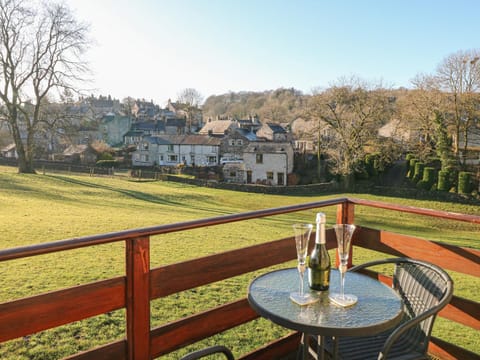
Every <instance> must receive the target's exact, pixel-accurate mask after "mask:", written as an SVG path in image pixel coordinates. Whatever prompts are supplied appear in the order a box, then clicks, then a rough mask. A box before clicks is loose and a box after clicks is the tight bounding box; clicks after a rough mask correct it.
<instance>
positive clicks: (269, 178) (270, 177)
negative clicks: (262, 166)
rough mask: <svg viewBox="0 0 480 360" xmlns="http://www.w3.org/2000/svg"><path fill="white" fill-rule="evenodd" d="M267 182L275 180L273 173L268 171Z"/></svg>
mask: <svg viewBox="0 0 480 360" xmlns="http://www.w3.org/2000/svg"><path fill="white" fill-rule="evenodd" d="M267 180H273V171H267Z"/></svg>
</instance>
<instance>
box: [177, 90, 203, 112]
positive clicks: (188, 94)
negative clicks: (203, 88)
mask: <svg viewBox="0 0 480 360" xmlns="http://www.w3.org/2000/svg"><path fill="white" fill-rule="evenodd" d="M177 101H178V102H179V103H182V104H185V105H188V106H191V107H197V108H198V107H199V106H200V105H201V104H202V101H203V96H202V94H200V93H199V92H198V91H197V90H195V89H193V88H186V89H183V90H182V91H181V92H180V93H179V94H178V97H177Z"/></svg>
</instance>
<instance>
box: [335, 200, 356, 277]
mask: <svg viewBox="0 0 480 360" xmlns="http://www.w3.org/2000/svg"><path fill="white" fill-rule="evenodd" d="M354 221H355V205H354V204H353V203H351V202H349V201H345V202H344V203H342V204H339V205H337V224H354V223H355V222H354ZM352 257H353V240H352V246H350V253H349V254H348V263H347V267H348V268H351V267H352ZM339 265H340V258H339V256H338V251H337V252H336V255H335V266H336V267H338V266H339Z"/></svg>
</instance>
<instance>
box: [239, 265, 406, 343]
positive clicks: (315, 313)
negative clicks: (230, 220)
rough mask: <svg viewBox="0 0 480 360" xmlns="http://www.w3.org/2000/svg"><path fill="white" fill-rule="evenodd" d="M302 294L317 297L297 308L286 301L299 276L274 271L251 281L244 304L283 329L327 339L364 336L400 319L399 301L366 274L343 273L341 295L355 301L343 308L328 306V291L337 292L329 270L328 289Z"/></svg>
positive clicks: (337, 280) (337, 284)
mask: <svg viewBox="0 0 480 360" xmlns="http://www.w3.org/2000/svg"><path fill="white" fill-rule="evenodd" d="M306 275H307V274H306V273H305V279H304V280H305V285H304V289H305V291H306V292H308V291H309V292H311V293H314V294H315V295H317V296H319V297H320V300H319V301H318V302H316V303H313V304H310V305H307V306H300V305H298V304H296V303H294V302H292V301H291V300H290V293H291V292H293V291H298V288H299V275H298V271H297V269H296V268H288V269H282V270H275V271H272V272H269V273H266V274H263V275H261V276H259V277H258V278H256V279H254V280H253V281H252V282H251V283H250V286H249V288H248V301H249V302H250V305H251V306H252V308H253V309H254V310H255V311H256V312H257V313H258V314H259V315H261V316H262V317H264V318H267V319H270V320H271V321H272V322H274V323H276V324H278V325H281V326H283V327H286V328H289V329H292V330H297V331H301V332H304V333H309V334H312V335H330V336H367V335H375V334H377V333H380V332H382V331H384V330H387V329H390V328H391V327H393V326H395V325H396V324H398V323H399V322H400V320H401V319H402V315H403V311H402V306H403V304H402V300H401V299H400V296H399V295H398V294H397V293H396V292H395V291H394V290H393V289H392V288H390V287H388V286H386V285H385V284H383V283H381V282H379V281H377V280H375V279H372V278H370V277H368V276H366V275H363V274H358V273H354V272H347V273H346V275H345V293H346V294H354V295H356V296H357V297H358V302H357V303H356V304H355V305H353V306H351V307H347V308H341V307H339V306H337V305H334V304H332V303H331V302H330V301H329V299H328V294H329V291H331V292H339V289H340V275H339V272H338V271H337V270H332V271H331V276H330V289H329V290H327V291H318V292H317V291H314V290H311V289H310V288H309V287H308V284H307V280H306V278H307V276H306Z"/></svg>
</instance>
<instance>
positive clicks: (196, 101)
mask: <svg viewBox="0 0 480 360" xmlns="http://www.w3.org/2000/svg"><path fill="white" fill-rule="evenodd" d="M202 101H203V96H202V94H200V93H199V92H198V91H197V90H195V89H193V88H186V89H184V90H182V91H181V92H180V93H179V94H178V97H177V102H178V103H180V104H182V105H183V109H182V110H183V111H184V112H185V116H186V121H187V131H188V132H189V133H191V132H192V130H193V124H194V122H195V123H197V124H196V125H199V124H198V123H199V122H201V119H199V117H201V116H200V105H201V103H202Z"/></svg>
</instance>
